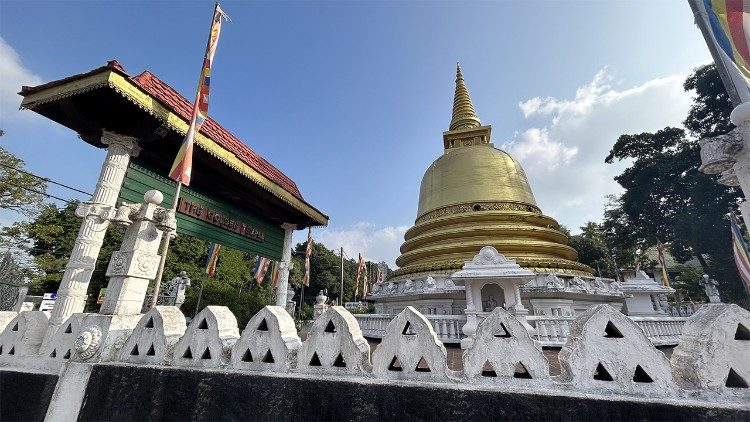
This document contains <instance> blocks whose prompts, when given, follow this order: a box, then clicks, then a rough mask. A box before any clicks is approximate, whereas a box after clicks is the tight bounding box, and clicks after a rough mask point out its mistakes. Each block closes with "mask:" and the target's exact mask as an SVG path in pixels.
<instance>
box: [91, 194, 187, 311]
mask: <svg viewBox="0 0 750 422" xmlns="http://www.w3.org/2000/svg"><path fill="white" fill-rule="evenodd" d="M144 199H145V201H146V202H145V203H143V204H128V205H123V206H121V207H120V208H119V209H118V210H117V214H116V215H115V217H114V218H113V219H112V220H111V221H112V222H113V223H116V224H122V225H125V226H128V228H127V230H125V236H124V237H123V241H122V246H121V247H120V250H119V251H116V252H114V253H113V254H112V259H111V260H110V261H109V266H108V267H107V276H108V277H109V284H108V285H107V294H106V295H105V296H104V303H103V304H102V307H101V310H100V311H99V312H100V313H102V314H105V315H137V314H140V313H141V308H142V307H143V300H144V299H145V298H146V289H147V288H148V282H149V280H152V279H154V278H155V277H156V271H157V269H158V266H159V261H160V257H161V256H160V255H159V254H158V252H159V244H160V243H161V238H162V234H163V233H164V232H166V233H169V232H172V231H174V230H175V228H176V227H177V224H176V222H175V218H174V213H173V212H171V211H170V210H167V209H165V208H162V207H159V206H158V205H159V204H161V201H162V200H163V199H164V196H163V195H162V193H161V192H159V191H158V190H150V191H148V192H146V195H144Z"/></svg>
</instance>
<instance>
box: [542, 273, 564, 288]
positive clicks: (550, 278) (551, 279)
mask: <svg viewBox="0 0 750 422" xmlns="http://www.w3.org/2000/svg"><path fill="white" fill-rule="evenodd" d="M544 281H545V282H546V283H547V288H548V289H556V290H557V289H564V288H565V287H564V286H563V285H562V283H560V279H559V278H557V276H556V275H555V274H553V273H549V274H548V275H547V277H545V278H544Z"/></svg>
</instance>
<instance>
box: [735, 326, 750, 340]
mask: <svg viewBox="0 0 750 422" xmlns="http://www.w3.org/2000/svg"><path fill="white" fill-rule="evenodd" d="M734 339H735V340H742V341H750V330H748V329H747V327H745V326H744V325H742V324H737V331H736V332H735V333H734Z"/></svg>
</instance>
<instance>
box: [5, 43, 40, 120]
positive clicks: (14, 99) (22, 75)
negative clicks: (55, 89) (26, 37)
mask: <svg viewBox="0 0 750 422" xmlns="http://www.w3.org/2000/svg"><path fill="white" fill-rule="evenodd" d="M41 83H42V79H41V78H40V77H39V76H37V75H35V74H33V73H32V72H31V71H30V70H28V69H26V68H25V67H24V66H23V65H22V64H21V58H20V57H19V56H18V53H16V50H14V49H13V47H11V46H10V45H8V43H6V42H5V40H4V39H3V38H2V37H0V117H2V119H3V124H5V123H7V121H6V119H11V118H12V119H15V118H24V117H29V116H30V115H31V113H21V112H19V110H18V106H19V104H21V97H20V96H19V95H18V91H20V88H21V86H23V85H28V86H34V85H39V84H41Z"/></svg>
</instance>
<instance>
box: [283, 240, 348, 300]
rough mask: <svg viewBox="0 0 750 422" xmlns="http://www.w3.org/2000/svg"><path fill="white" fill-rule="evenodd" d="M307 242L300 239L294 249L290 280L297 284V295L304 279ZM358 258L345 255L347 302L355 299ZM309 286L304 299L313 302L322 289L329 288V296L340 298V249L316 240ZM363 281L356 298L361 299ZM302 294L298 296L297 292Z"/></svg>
mask: <svg viewBox="0 0 750 422" xmlns="http://www.w3.org/2000/svg"><path fill="white" fill-rule="evenodd" d="M306 246H307V245H306V243H299V244H297V246H296V247H295V249H294V251H293V256H292V261H293V262H294V268H293V269H292V271H291V273H290V275H289V280H290V284H291V285H292V286H294V289H295V292H296V294H297V295H300V293H301V286H302V279H303V277H304V274H305V265H304V257H305V248H306ZM357 266H358V265H357V261H356V260H354V259H344V302H346V301H351V300H353V299H354V293H355V290H356V286H355V280H356V277H357ZM310 274H311V276H310V286H309V287H305V303H307V304H313V303H314V302H315V296H316V295H317V294H318V292H319V291H321V290H327V291H328V297H329V298H331V299H335V300H338V299H339V296H340V294H339V291H340V290H341V287H340V285H341V257H340V256H339V255H338V251H335V252H334V251H332V250H330V249H328V248H326V247H325V245H323V244H322V243H316V242H313V248H312V255H311V256H310ZM361 283H362V282H361V281H360V293H359V296H357V300H361V299H362V285H361ZM298 298H299V296H298ZM339 303H341V302H339Z"/></svg>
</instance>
